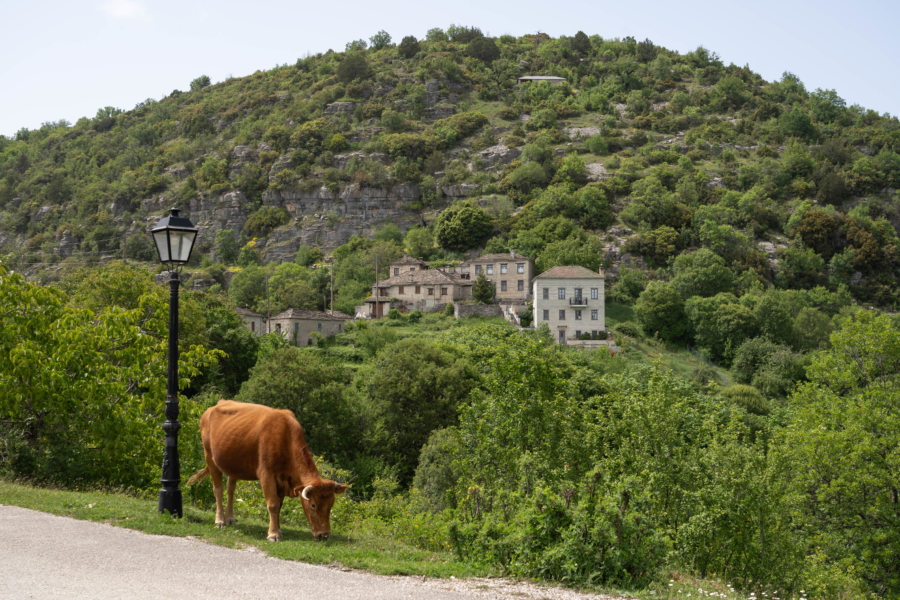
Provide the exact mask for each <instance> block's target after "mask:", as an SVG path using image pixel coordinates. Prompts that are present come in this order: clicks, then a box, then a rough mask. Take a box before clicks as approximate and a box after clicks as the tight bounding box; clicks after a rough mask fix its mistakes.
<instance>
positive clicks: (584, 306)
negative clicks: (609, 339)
mask: <svg viewBox="0 0 900 600" xmlns="http://www.w3.org/2000/svg"><path fill="white" fill-rule="evenodd" d="M605 281H606V278H605V277H604V275H603V270H602V269H601V270H600V271H599V272H597V273H595V272H594V271H591V270H590V269H586V268H585V267H581V266H559V267H553V268H552V269H550V270H548V271H545V272H543V273H541V274H540V275H538V276H537V277H535V278H534V282H533V283H532V287H533V290H532V293H533V296H532V297H533V298H534V300H533V302H534V309H533V313H534V326H535V327H538V326H539V325H540V324H541V323H546V324H547V325H548V326H549V327H550V331H551V333H552V334H553V337H554V339H556V340H557V341H559V343H560V344H567V343H569V342H571V341H574V340H577V339H578V338H581V337H583V336H585V334H587V335H589V336H591V337H592V338H598V337H599V336H600V334H601V332H604V331H606V310H605V306H606V291H605Z"/></svg>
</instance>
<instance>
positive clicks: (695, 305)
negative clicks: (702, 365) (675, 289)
mask: <svg viewBox="0 0 900 600" xmlns="http://www.w3.org/2000/svg"><path fill="white" fill-rule="evenodd" d="M684 312H685V314H686V315H687V318H688V320H689V321H690V323H691V326H692V328H693V330H694V332H695V333H694V335H695V339H696V341H697V344H698V345H699V346H701V347H702V348H705V349H706V350H707V351H708V352H709V354H710V356H711V357H712V359H713V360H716V361H724V362H725V363H726V364H730V363H731V361H732V360H733V358H734V355H735V352H736V351H737V349H738V348H739V347H740V345H741V344H743V343H744V341H745V340H747V339H749V338H752V337H755V336H756V335H758V332H759V326H758V324H757V322H756V318H755V317H754V315H753V311H752V310H750V308H748V307H747V306H745V305H744V304H742V303H740V302H739V301H738V299H737V298H736V297H735V296H734V294H731V293H727V292H722V293H719V294H716V295H715V296H713V297H709V298H703V297H700V296H693V297H691V298H688V299H687V301H685V303H684Z"/></svg>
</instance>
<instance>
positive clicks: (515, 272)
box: [442, 252, 534, 304]
mask: <svg viewBox="0 0 900 600" xmlns="http://www.w3.org/2000/svg"><path fill="white" fill-rule="evenodd" d="M442 270H443V271H445V272H448V271H450V272H452V273H454V274H458V275H459V276H460V277H462V278H463V279H469V280H471V281H473V282H474V281H475V280H476V279H477V278H478V275H480V274H481V273H484V276H485V277H486V278H487V280H488V281H490V282H491V283H493V284H494V288H495V290H496V293H495V295H494V299H495V301H496V302H497V303H498V304H523V303H527V302H528V298H529V297H530V294H531V278H532V276H533V275H534V263H533V262H532V261H531V259H530V258H528V257H527V256H522V255H521V254H517V253H516V252H504V253H500V254H485V255H483V256H479V257H478V258H474V259H472V260H467V261H464V262H462V263H460V264H459V265H457V266H456V267H450V268H442Z"/></svg>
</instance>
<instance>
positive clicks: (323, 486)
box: [295, 480, 347, 541]
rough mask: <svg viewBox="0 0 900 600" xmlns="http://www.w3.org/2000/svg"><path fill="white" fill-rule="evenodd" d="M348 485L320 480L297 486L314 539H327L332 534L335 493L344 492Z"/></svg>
mask: <svg viewBox="0 0 900 600" xmlns="http://www.w3.org/2000/svg"><path fill="white" fill-rule="evenodd" d="M345 491H347V486H346V485H344V484H342V483H335V482H334V481H327V480H326V481H318V482H316V483H313V484H311V485H307V486H301V487H298V488H296V490H295V493H296V492H299V494H300V500H301V501H302V502H303V512H305V513H306V519H307V520H308V521H309V528H310V529H311V530H312V534H313V539H315V540H316V541H319V540H327V539H328V536H329V535H331V522H330V517H331V507H332V506H334V496H335V494H343V493H344V492H345Z"/></svg>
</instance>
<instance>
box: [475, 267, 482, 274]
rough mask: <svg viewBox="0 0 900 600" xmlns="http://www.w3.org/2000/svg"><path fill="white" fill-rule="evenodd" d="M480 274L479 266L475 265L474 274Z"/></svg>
mask: <svg viewBox="0 0 900 600" xmlns="http://www.w3.org/2000/svg"><path fill="white" fill-rule="evenodd" d="M479 273H481V265H475V274H476V275H478V274H479Z"/></svg>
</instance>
